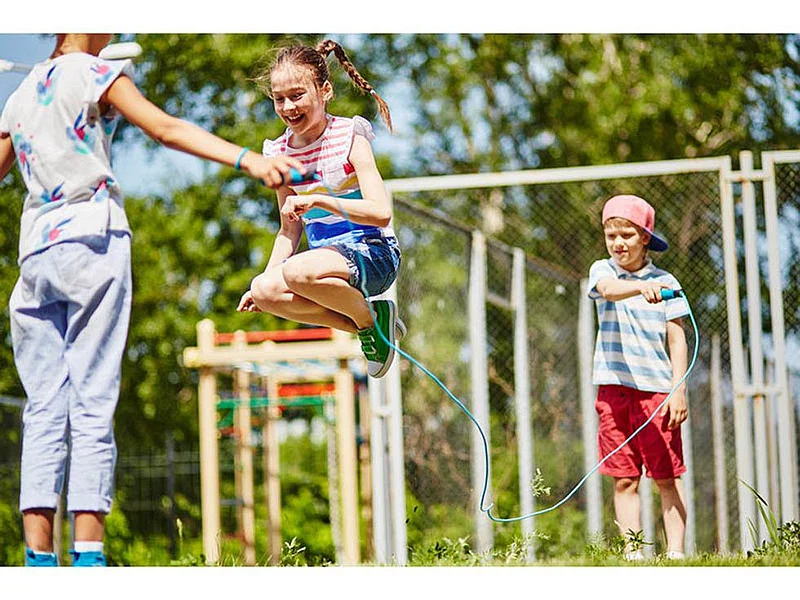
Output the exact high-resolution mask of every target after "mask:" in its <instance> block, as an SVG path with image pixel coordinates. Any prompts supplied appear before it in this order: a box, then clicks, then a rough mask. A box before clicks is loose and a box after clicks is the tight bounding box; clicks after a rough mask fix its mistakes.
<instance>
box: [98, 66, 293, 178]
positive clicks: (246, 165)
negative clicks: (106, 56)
mask: <svg viewBox="0 0 800 600" xmlns="http://www.w3.org/2000/svg"><path fill="white" fill-rule="evenodd" d="M101 103H108V104H111V105H112V106H114V108H116V109H117V110H118V111H119V112H120V113H121V114H122V115H123V116H124V117H125V118H126V119H127V120H128V121H129V122H130V123H132V124H133V125H136V126H137V127H139V128H140V129H142V131H144V132H145V133H146V134H147V135H149V136H150V137H151V138H153V139H154V140H155V141H157V142H158V143H160V144H163V145H165V146H167V147H168V148H173V149H175V150H180V151H182V152H186V153H188V154H192V155H193V156H197V157H199V158H204V159H207V160H213V161H215V162H218V163H221V164H224V165H228V166H234V165H235V164H236V160H237V158H238V157H239V154H240V153H241V151H242V148H241V147H239V146H237V145H236V144H232V143H231V142H228V141H226V140H223V139H222V138H219V137H217V136H216V135H214V134H213V133H210V132H208V131H206V130H205V129H203V128H201V127H198V126H196V125H193V124H191V123H189V122H188V121H183V120H182V119H178V118H177V117H173V116H172V115H169V114H167V113H165V112H164V111H163V110H161V109H160V108H159V107H157V106H156V105H155V104H153V103H152V102H150V101H149V100H148V99H147V98H145V97H144V96H143V95H142V93H141V92H140V91H139V89H138V88H137V87H136V84H134V83H133V81H131V79H130V78H129V77H128V76H127V75H120V76H119V77H117V79H116V80H115V81H114V83H112V84H111V85H110V86H109V88H108V90H106V93H105V94H104V96H103V98H101ZM239 164H240V166H241V168H242V170H243V171H245V172H246V173H247V174H248V175H250V176H252V177H254V178H256V179H261V180H262V181H263V182H264V183H265V184H266V185H268V186H269V187H271V188H277V187H278V186H279V185H281V183H282V182H283V181H284V179H286V180H288V179H289V170H290V169H291V168H292V167H294V168H295V169H297V170H299V171H300V172H301V173H304V172H305V168H304V167H303V165H302V164H301V163H300V162H299V161H297V160H295V159H293V158H289V157H287V156H283V155H281V156H277V157H274V158H265V157H263V156H261V155H260V154H258V153H256V152H253V151H248V152H246V153H245V154H244V156H243V157H242V159H241V160H240V163H239Z"/></svg>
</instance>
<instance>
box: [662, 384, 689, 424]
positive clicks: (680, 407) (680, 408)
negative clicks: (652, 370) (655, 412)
mask: <svg viewBox="0 0 800 600" xmlns="http://www.w3.org/2000/svg"><path fill="white" fill-rule="evenodd" d="M666 415H669V422H668V423H667V424H666V427H667V429H675V428H676V427H679V426H680V424H681V423H683V422H684V421H685V420H686V418H687V417H688V416H689V411H688V410H687V408H686V392H684V391H682V390H676V391H675V393H674V394H672V397H671V398H670V399H669V402H667V403H666V404H665V405H664V408H662V409H661V416H662V417H664V416H666Z"/></svg>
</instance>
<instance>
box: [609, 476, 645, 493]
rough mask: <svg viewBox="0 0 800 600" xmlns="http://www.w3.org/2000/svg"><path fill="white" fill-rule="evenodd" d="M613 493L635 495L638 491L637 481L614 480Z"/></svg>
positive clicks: (631, 479)
mask: <svg viewBox="0 0 800 600" xmlns="http://www.w3.org/2000/svg"><path fill="white" fill-rule="evenodd" d="M614 491H615V492H617V493H618V494H635V493H636V492H638V491H639V480H638V479H634V478H633V477H618V478H617V479H615V480H614Z"/></svg>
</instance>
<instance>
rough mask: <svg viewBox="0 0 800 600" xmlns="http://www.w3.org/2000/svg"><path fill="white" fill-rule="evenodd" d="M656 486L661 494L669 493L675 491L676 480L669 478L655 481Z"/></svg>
mask: <svg viewBox="0 0 800 600" xmlns="http://www.w3.org/2000/svg"><path fill="white" fill-rule="evenodd" d="M655 481H656V485H657V486H658V489H659V490H661V491H662V492H669V491H672V490H674V489H676V480H675V479H672V478H669V479H656V480H655Z"/></svg>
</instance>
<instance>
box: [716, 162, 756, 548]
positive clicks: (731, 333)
mask: <svg viewBox="0 0 800 600" xmlns="http://www.w3.org/2000/svg"><path fill="white" fill-rule="evenodd" d="M734 204H735V200H734V195H733V182H732V174H731V167H730V158H727V164H726V165H725V166H724V167H723V168H722V169H720V214H721V217H722V242H723V257H724V264H725V299H726V306H727V313H728V344H729V351H730V361H731V380H732V383H733V394H734V399H733V421H734V432H735V437H736V473H737V477H738V478H740V479H742V480H744V481H745V482H747V483H748V484H749V485H753V478H754V477H753V446H752V438H751V436H750V412H749V411H750V404H749V402H748V396H747V395H746V394H745V391H744V387H745V364H744V348H743V345H742V316H741V308H740V300H739V269H738V265H737V257H736V220H735V216H734ZM745 492H746V493H745ZM736 496H737V498H738V502H739V543H740V547H741V549H742V550H752V549H753V543H752V540H750V539H749V536H748V535H747V523H748V521H752V522H755V518H756V504H755V498H753V495H752V494H751V493H750V492H749V491H747V489H746V488H744V487H743V486H741V485H738V484H737V486H736Z"/></svg>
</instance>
